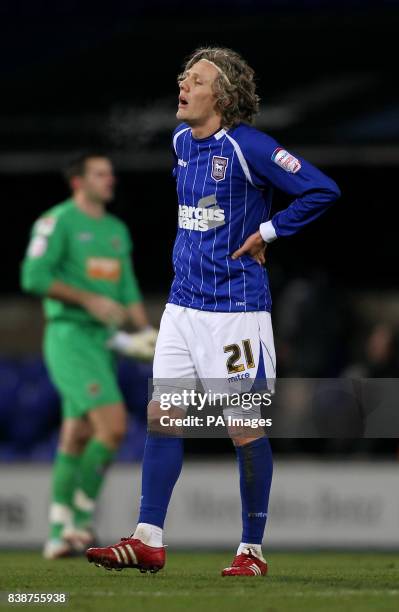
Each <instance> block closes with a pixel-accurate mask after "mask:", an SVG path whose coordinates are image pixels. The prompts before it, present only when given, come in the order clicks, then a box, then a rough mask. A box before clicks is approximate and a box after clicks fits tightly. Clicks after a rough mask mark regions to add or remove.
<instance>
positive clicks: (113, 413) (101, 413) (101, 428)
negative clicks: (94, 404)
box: [90, 404, 127, 448]
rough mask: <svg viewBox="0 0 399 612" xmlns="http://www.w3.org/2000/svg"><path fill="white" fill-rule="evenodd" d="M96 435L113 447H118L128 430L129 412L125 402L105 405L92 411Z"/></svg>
mask: <svg viewBox="0 0 399 612" xmlns="http://www.w3.org/2000/svg"><path fill="white" fill-rule="evenodd" d="M90 420H91V423H92V425H93V434H94V436H95V437H96V438H97V439H99V440H101V441H102V442H104V443H105V444H107V445H108V446H111V447H114V448H116V447H118V446H119V444H120V443H121V441H122V439H123V438H124V436H125V434H126V430H127V413H126V409H125V407H124V406H123V404H114V405H112V406H104V407H101V408H98V409H95V410H92V411H91V412H90Z"/></svg>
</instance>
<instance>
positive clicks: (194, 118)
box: [176, 60, 219, 127]
mask: <svg viewBox="0 0 399 612" xmlns="http://www.w3.org/2000/svg"><path fill="white" fill-rule="evenodd" d="M217 76H218V71H217V69H216V68H215V67H214V66H212V64H209V63H208V62H205V61H203V60H200V61H199V62H197V63H196V64H194V65H193V66H192V67H191V68H190V69H189V70H187V71H186V72H185V73H184V79H183V80H182V81H180V83H179V87H180V95H179V108H178V111H177V113H176V117H177V118H178V119H180V120H181V121H184V122H185V123H188V125H190V126H192V127H195V126H198V125H204V124H206V122H207V121H208V120H209V119H210V118H213V117H215V116H218V115H219V113H217V112H216V111H215V101H216V98H215V95H214V93H213V91H212V84H213V82H214V80H215V79H216V77H217Z"/></svg>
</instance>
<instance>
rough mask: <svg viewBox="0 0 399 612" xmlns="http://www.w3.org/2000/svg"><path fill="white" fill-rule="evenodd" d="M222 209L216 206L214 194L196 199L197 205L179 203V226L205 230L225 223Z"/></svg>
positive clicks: (200, 230) (199, 230)
mask: <svg viewBox="0 0 399 612" xmlns="http://www.w3.org/2000/svg"><path fill="white" fill-rule="evenodd" d="M225 222H226V221H225V215H224V210H223V209H222V208H220V206H218V203H217V201H216V196H215V195H210V196H206V197H205V198H201V199H200V200H199V201H198V206H186V204H179V227H181V228H182V229H187V230H194V231H198V232H207V231H208V230H210V229H214V228H215V227H220V226H221V225H224V224H225Z"/></svg>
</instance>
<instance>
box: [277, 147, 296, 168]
mask: <svg viewBox="0 0 399 612" xmlns="http://www.w3.org/2000/svg"><path fill="white" fill-rule="evenodd" d="M272 161H274V163H275V164H277V165H278V166H280V168H282V169H283V170H285V171H286V172H289V173H290V174H296V173H297V172H298V171H299V170H300V169H301V162H300V161H299V159H297V158H296V157H294V156H293V155H291V153H288V151H286V150H285V149H282V148H281V147H277V149H276V150H275V151H273V154H272Z"/></svg>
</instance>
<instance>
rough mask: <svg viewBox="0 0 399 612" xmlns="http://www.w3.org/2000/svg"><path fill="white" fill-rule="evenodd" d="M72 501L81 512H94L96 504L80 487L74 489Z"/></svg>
mask: <svg viewBox="0 0 399 612" xmlns="http://www.w3.org/2000/svg"><path fill="white" fill-rule="evenodd" d="M73 503H74V505H75V506H76V508H78V510H82V511H83V512H94V508H95V506H96V502H95V500H94V499H90V497H88V496H87V495H86V493H85V492H84V491H82V489H77V490H76V491H75V495H74V497H73Z"/></svg>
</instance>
